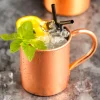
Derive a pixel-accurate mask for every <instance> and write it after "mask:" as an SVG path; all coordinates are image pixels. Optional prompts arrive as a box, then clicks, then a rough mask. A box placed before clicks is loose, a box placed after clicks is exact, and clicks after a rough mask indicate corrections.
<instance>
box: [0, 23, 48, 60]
mask: <svg viewBox="0 0 100 100" xmlns="http://www.w3.org/2000/svg"><path fill="white" fill-rule="evenodd" d="M0 38H1V39H3V40H5V41H9V40H11V41H12V42H11V44H10V52H11V53H14V52H17V51H18V50H19V49H20V47H22V49H23V51H24V53H25V55H26V57H27V59H28V60H29V61H32V59H33V57H34V54H35V51H36V50H45V49H47V47H46V45H45V43H44V42H43V41H41V40H38V39H37V37H36V35H35V31H34V30H33V25H32V23H31V22H30V21H26V22H24V23H23V24H22V25H21V26H20V27H19V28H18V29H17V32H16V33H12V34H1V35H0Z"/></svg>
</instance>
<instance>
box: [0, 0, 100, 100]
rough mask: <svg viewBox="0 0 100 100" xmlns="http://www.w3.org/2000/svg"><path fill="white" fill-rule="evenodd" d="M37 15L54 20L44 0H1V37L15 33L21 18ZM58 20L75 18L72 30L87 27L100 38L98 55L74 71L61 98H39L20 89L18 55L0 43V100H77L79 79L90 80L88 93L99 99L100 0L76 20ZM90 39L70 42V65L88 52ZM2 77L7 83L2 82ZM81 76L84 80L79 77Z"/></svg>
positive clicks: (3, 43) (82, 36)
mask: <svg viewBox="0 0 100 100" xmlns="http://www.w3.org/2000/svg"><path fill="white" fill-rule="evenodd" d="M26 15H35V16H38V17H40V18H42V19H47V20H50V19H52V14H51V13H49V12H48V11H47V10H46V9H45V8H44V6H43V1H42V0H0V34H1V33H12V32H14V31H15V22H16V20H17V19H18V18H20V17H21V16H26ZM57 18H58V20H68V19H73V20H74V21H75V23H74V24H73V25H68V27H69V28H70V29H71V30H74V29H77V28H87V29H88V30H91V31H93V32H94V33H95V35H96V36H97V38H98V48H97V51H96V53H95V54H94V55H93V56H92V57H91V58H90V59H89V60H87V61H86V62H84V63H83V64H81V65H80V66H78V67H77V68H75V69H74V70H72V71H71V76H70V81H69V85H68V87H67V88H66V89H65V90H64V91H63V92H61V93H60V94H58V95H55V96H51V97H39V96H35V95H32V94H30V93H27V92H26V91H25V90H24V89H23V88H22V86H21V79H20V72H19V52H17V53H15V54H11V53H10V52H9V42H4V41H2V40H0V100H76V98H77V96H78V95H79V92H78V91H77V89H76V88H75V86H76V85H77V83H78V82H80V80H82V81H86V80H88V81H89V84H92V90H91V91H90V92H89V94H90V95H91V96H92V97H93V99H94V100H100V44H99V41H100V35H99V34H100V0H92V1H91V5H90V7H89V9H88V10H87V11H86V12H85V13H83V14H81V15H79V16H75V17H65V16H57ZM90 47H91V39H90V38H89V37H88V36H87V35H80V36H77V37H75V38H73V39H72V42H71V62H72V61H74V60H76V59H77V58H79V57H80V56H81V55H83V54H85V53H86V52H88V50H89V49H90ZM2 77H3V78H5V81H2ZM80 77H81V78H80Z"/></svg>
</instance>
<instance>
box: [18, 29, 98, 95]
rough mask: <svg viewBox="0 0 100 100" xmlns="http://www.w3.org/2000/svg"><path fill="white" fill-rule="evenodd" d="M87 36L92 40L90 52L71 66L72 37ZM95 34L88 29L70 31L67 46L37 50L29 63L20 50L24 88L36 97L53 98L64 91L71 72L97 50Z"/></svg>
mask: <svg viewBox="0 0 100 100" xmlns="http://www.w3.org/2000/svg"><path fill="white" fill-rule="evenodd" d="M79 34H87V35H89V36H90V37H91V39H92V47H91V49H90V51H89V52H88V53H87V54H86V55H83V56H82V57H80V58H79V59H78V60H76V61H74V62H73V63H71V64H70V42H71V39H72V37H74V36H77V35H79ZM97 44H98V43H97V38H96V36H95V34H94V33H93V32H91V31H89V30H86V29H77V30H74V31H70V37H69V40H68V42H67V43H66V44H64V45H63V46H61V47H58V48H56V49H51V50H37V51H36V53H35V57H34V58H33V60H32V61H31V62H29V61H28V60H27V58H26V56H25V54H24V52H23V50H22V48H21V49H20V72H21V80H22V86H23V88H24V89H25V90H26V91H28V92H30V93H32V94H35V95H39V96H51V95H55V94H57V93H59V92H61V91H63V90H64V89H65V88H66V87H67V85H68V81H69V76H70V71H71V70H72V69H74V68H75V67H76V66H78V65H80V64H81V63H83V62H84V61H85V60H87V59H88V58H90V57H91V56H92V55H93V54H94V52H95V51H96V48H97Z"/></svg>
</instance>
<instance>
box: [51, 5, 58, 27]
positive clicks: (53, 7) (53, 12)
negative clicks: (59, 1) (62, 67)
mask: <svg viewBox="0 0 100 100" xmlns="http://www.w3.org/2000/svg"><path fill="white" fill-rule="evenodd" d="M51 7H52V15H53V20H54V21H55V24H56V27H57V28H58V27H59V24H58V23H57V18H56V9H55V4H52V5H51Z"/></svg>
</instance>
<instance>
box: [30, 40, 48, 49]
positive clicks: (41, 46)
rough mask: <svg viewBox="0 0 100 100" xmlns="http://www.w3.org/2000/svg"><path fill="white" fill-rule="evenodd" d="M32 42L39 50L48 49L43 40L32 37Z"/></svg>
mask: <svg viewBox="0 0 100 100" xmlns="http://www.w3.org/2000/svg"><path fill="white" fill-rule="evenodd" d="M30 44H31V45H32V46H33V47H35V48H36V49H39V50H45V49H47V47H46V45H45V43H44V42H43V41H41V40H36V39H32V40H31V43H30Z"/></svg>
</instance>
